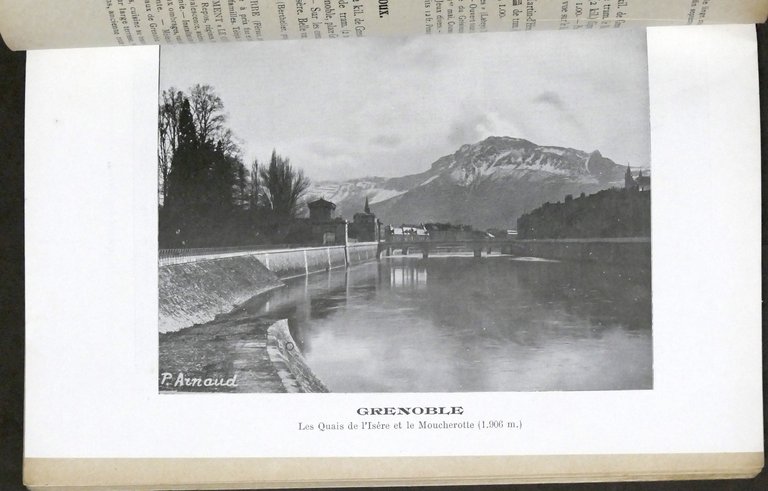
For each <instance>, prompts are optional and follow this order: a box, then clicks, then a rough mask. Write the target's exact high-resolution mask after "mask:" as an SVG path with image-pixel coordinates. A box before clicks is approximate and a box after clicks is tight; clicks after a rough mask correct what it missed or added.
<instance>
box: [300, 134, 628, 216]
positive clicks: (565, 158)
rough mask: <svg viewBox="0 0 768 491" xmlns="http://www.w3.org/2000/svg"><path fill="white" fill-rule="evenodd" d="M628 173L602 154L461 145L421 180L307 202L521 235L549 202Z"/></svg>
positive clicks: (494, 141)
mask: <svg viewBox="0 0 768 491" xmlns="http://www.w3.org/2000/svg"><path fill="white" fill-rule="evenodd" d="M625 171H626V168H625V167H624V166H621V165H618V164H616V163H615V162H614V161H612V160H611V159H608V158H606V157H604V156H603V155H602V154H601V153H600V151H599V150H594V151H592V152H586V151H583V150H578V149H574V148H569V147H559V146H552V145H537V144H535V143H533V142H531V141H529V140H526V139H523V138H515V137H510V136H490V137H488V138H486V139H484V140H481V141H479V142H476V143H468V144H464V145H461V146H460V147H459V148H458V149H457V150H456V151H455V152H453V153H452V154H448V155H444V156H442V157H440V158H438V159H437V160H435V161H434V162H433V163H432V164H431V165H430V166H429V168H428V169H426V170H425V171H423V172H420V173H416V174H410V175H406V176H401V177H391V178H386V177H377V176H373V177H366V178H355V179H349V180H345V181H320V182H317V183H314V184H313V185H312V186H311V187H310V189H309V190H308V193H307V196H308V197H309V198H311V199H314V198H318V197H323V198H325V199H327V200H330V201H333V202H335V203H336V205H337V213H338V214H339V215H340V216H344V217H345V218H348V219H351V217H352V215H353V214H354V213H356V212H358V211H361V210H362V206H363V203H364V202H365V199H366V198H368V199H369V201H370V204H371V207H372V208H373V211H374V213H376V215H377V216H378V217H379V218H380V219H381V220H382V221H383V222H384V223H391V224H400V223H420V222H451V223H462V224H468V225H472V226H474V227H475V228H481V229H484V228H491V227H498V228H515V223H516V221H517V217H519V216H520V215H521V214H522V213H524V212H525V211H530V210H531V209H533V208H536V207H538V206H540V205H541V204H543V203H545V202H547V201H559V200H562V199H563V198H564V196H565V195H566V194H575V195H578V194H580V193H582V192H583V193H585V194H591V193H594V192H596V191H599V190H601V189H606V188H608V187H612V186H621V185H623V179H624V172H625Z"/></svg>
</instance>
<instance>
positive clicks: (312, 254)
mask: <svg viewBox="0 0 768 491" xmlns="http://www.w3.org/2000/svg"><path fill="white" fill-rule="evenodd" d="M377 247H378V244H377V243H376V242H361V243H352V244H349V245H347V246H343V245H338V246H322V247H304V248H296V249H275V250H255V251H236V252H231V251H227V252H211V253H206V254H191V255H186V256H178V257H170V258H161V260H160V266H159V268H158V290H159V320H158V323H159V329H160V332H170V331H178V330H179V329H183V328H185V327H189V326H192V325H194V324H202V323H205V322H210V321H212V320H213V319H214V318H215V317H216V315H218V314H223V313H226V312H230V311H232V309H234V308H235V307H236V306H237V305H240V304H241V303H243V302H245V301H246V300H248V299H249V298H251V297H253V296H255V295H259V294H261V293H264V292H266V291H268V290H271V289H273V288H278V287H281V286H283V285H284V284H285V283H283V281H282V280H285V279H288V278H294V277H297V276H304V275H309V274H312V273H317V272H321V271H328V270H331V269H334V268H343V267H345V266H347V265H354V264H358V263H361V262H364V261H367V260H370V259H376V252H377Z"/></svg>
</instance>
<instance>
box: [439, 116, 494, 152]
mask: <svg viewBox="0 0 768 491" xmlns="http://www.w3.org/2000/svg"><path fill="white" fill-rule="evenodd" d="M492 126H493V123H492V122H491V120H490V118H488V115H487V114H475V115H473V116H467V117H462V118H461V119H459V120H457V121H454V122H453V123H452V124H451V128H450V130H449V132H448V137H447V140H448V142H449V143H450V144H451V145H453V146H455V147H456V148H458V147H459V146H461V145H464V144H465V143H475V142H477V141H478V140H480V139H482V137H483V136H485V134H486V133H487V132H488V131H489V130H492V129H493V128H492Z"/></svg>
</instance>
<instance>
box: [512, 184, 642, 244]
mask: <svg viewBox="0 0 768 491" xmlns="http://www.w3.org/2000/svg"><path fill="white" fill-rule="evenodd" d="M517 233H518V237H520V238H521V239H545V238H547V239H557V238H590V237H650V235H651V193H650V191H638V190H637V189H606V190H603V191H600V192H597V193H595V194H591V195H589V196H584V194H583V193H582V195H581V196H579V197H578V198H575V199H574V198H573V197H572V196H570V195H569V196H566V198H565V201H564V202H563V203H559V202H558V203H544V204H543V205H542V206H540V207H539V208H536V209H535V210H533V211H531V212H530V213H526V214H523V215H522V216H521V217H520V218H518V220H517Z"/></svg>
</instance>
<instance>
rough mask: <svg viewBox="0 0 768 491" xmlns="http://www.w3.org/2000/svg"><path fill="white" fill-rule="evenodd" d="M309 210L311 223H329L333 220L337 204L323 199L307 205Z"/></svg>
mask: <svg viewBox="0 0 768 491" xmlns="http://www.w3.org/2000/svg"><path fill="white" fill-rule="evenodd" d="M307 207H308V208H309V221H310V222H313V223H317V222H328V221H331V220H332V219H333V212H334V210H335V209H336V204H335V203H331V202H330V201H327V200H325V199H323V198H320V199H317V200H315V201H312V202H309V203H307Z"/></svg>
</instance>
